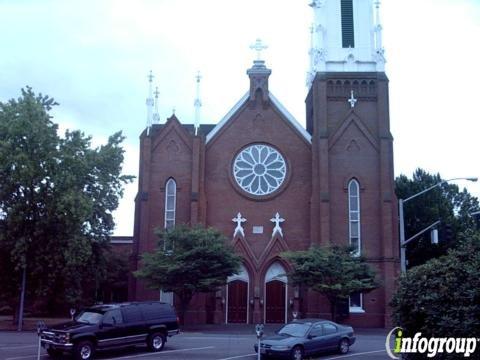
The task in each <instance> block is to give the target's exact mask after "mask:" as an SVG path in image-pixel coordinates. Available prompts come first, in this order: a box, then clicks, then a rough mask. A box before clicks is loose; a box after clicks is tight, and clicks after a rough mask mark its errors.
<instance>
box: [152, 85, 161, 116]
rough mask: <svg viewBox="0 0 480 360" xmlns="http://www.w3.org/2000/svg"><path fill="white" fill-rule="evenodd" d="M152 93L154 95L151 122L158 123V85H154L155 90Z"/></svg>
mask: <svg viewBox="0 0 480 360" xmlns="http://www.w3.org/2000/svg"><path fill="white" fill-rule="evenodd" d="M153 94H154V95H155V112H154V113H153V117H152V123H153V124H159V123H160V114H159V113H158V96H159V95H160V92H159V91H158V86H156V87H155V92H154V93H153Z"/></svg>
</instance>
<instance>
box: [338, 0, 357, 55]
mask: <svg viewBox="0 0 480 360" xmlns="http://www.w3.org/2000/svg"><path fill="white" fill-rule="evenodd" d="M341 8H342V46H343V47H344V48H349V47H351V48H354V47H355V32H354V24H353V0H341Z"/></svg>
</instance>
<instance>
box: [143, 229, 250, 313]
mask: <svg viewBox="0 0 480 360" xmlns="http://www.w3.org/2000/svg"><path fill="white" fill-rule="evenodd" d="M157 235H158V236H159V238H160V241H159V242H158V247H157V248H156V250H155V251H154V252H152V253H147V254H144V255H143V267H142V268H141V269H140V270H138V271H137V272H135V276H137V277H138V278H140V279H144V280H146V282H147V284H148V285H149V287H150V288H151V289H157V290H160V289H162V290H163V291H171V292H173V293H174V294H175V295H176V296H177V297H178V299H179V301H180V315H181V318H182V321H183V320H184V316H185V312H186V310H187V308H188V304H189V303H190V301H191V300H192V297H193V296H194V295H195V294H197V293H206V292H212V291H216V290H218V288H219V287H221V286H223V285H225V284H226V283H227V278H228V277H229V276H231V275H233V274H235V273H236V271H238V269H239V267H240V264H241V258H240V257H239V256H238V255H236V254H235V253H234V251H233V249H232V248H231V246H229V245H227V239H226V238H225V236H224V235H223V234H222V233H220V232H219V231H218V230H216V229H213V228H204V227H201V226H195V227H188V226H186V225H181V226H177V227H175V228H174V229H171V230H158V231H157Z"/></svg>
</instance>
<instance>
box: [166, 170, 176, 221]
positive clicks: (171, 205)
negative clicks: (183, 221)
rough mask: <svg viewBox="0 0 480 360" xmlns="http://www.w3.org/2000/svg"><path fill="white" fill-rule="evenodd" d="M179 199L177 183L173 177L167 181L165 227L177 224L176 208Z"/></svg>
mask: <svg viewBox="0 0 480 360" xmlns="http://www.w3.org/2000/svg"><path fill="white" fill-rule="evenodd" d="M176 201H177V183H176V182H175V180H173V179H169V180H168V181H167V186H166V187H165V229H167V230H169V229H172V228H173V227H174V226H175V208H176Z"/></svg>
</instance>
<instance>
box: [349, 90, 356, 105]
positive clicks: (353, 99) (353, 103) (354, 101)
mask: <svg viewBox="0 0 480 360" xmlns="http://www.w3.org/2000/svg"><path fill="white" fill-rule="evenodd" d="M357 101H358V100H357V99H355V96H354V95H353V90H352V91H350V99H348V102H349V103H350V106H351V107H352V109H353V108H354V107H355V104H356V103H357Z"/></svg>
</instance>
